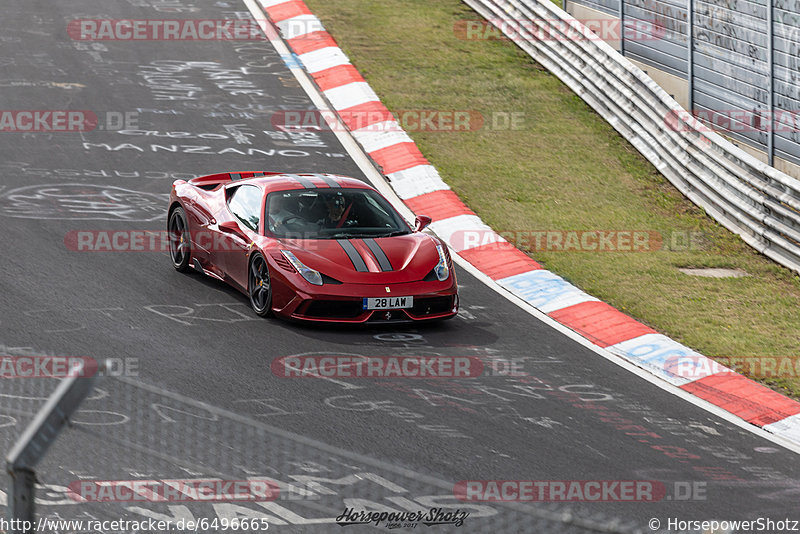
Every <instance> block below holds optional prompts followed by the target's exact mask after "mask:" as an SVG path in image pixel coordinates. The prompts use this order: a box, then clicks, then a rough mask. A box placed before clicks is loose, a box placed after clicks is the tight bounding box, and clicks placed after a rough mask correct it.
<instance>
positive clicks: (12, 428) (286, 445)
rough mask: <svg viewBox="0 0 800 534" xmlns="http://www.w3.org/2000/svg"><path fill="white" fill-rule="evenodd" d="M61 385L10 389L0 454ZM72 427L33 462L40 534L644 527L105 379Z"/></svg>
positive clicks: (0, 389) (5, 382) (40, 381)
mask: <svg viewBox="0 0 800 534" xmlns="http://www.w3.org/2000/svg"><path fill="white" fill-rule="evenodd" d="M17 352H20V351H17ZM57 384H58V380H57V379H54V378H33V379H19V378H17V379H8V378H7V379H2V380H0V399H2V402H0V447H2V450H3V451H4V453H7V451H8V450H9V448H10V447H11V445H12V444H13V442H14V441H15V439H16V438H17V437H18V435H19V434H20V432H21V431H22V429H23V428H24V427H25V426H26V424H27V423H28V422H29V421H30V420H31V419H32V418H33V416H34V414H35V413H36V411H37V410H38V409H39V408H40V407H41V406H42V405H43V404H44V402H45V400H46V399H47V397H48V396H49V395H50V394H51V393H52V391H53V390H54V389H55V387H56V386H57ZM73 419H74V421H73V422H72V425H71V426H70V427H69V428H68V429H67V430H65V431H64V432H63V433H62V435H61V436H60V437H59V438H58V440H57V442H56V443H55V445H53V447H52V448H51V450H50V451H49V453H48V455H47V456H46V458H45V459H44V460H43V461H42V462H41V463H40V464H39V465H38V466H37V467H36V473H37V479H38V486H37V494H36V497H37V502H36V507H37V509H36V515H37V520H38V521H45V520H46V521H47V522H46V523H44V524H40V525H38V526H39V527H40V528H39V530H40V531H46V532H53V533H77V532H91V533H97V534H100V533H104V534H108V533H111V532H165V531H172V532H181V531H198V532H224V531H232V532H233V531H237V532H261V531H263V530H266V529H267V528H269V529H270V530H273V531H274V530H276V529H277V530H279V531H283V532H330V531H331V530H332V529H337V531H338V529H339V528H340V527H339V526H337V518H338V520H339V524H347V523H351V524H348V525H347V529H346V530H345V532H362V531H363V532H367V531H370V532H372V531H383V530H387V529H390V528H392V527H395V526H399V527H401V528H403V527H405V528H413V527H412V525H414V524H418V525H423V524H424V525H426V526H433V525H431V523H432V524H434V525H438V527H439V528H441V527H444V528H446V529H447V530H451V529H453V528H458V527H463V530H461V531H463V532H543V533H551V532H552V533H586V532H620V533H623V532H624V533H628V532H638V531H639V529H637V528H636V526H635V525H634V524H633V523H632V522H629V521H628V522H621V521H617V520H612V519H610V518H608V517H604V516H603V515H602V514H592V513H589V512H586V511H579V510H577V509H575V508H573V507H569V506H564V505H550V504H537V505H535V506H530V505H523V504H507V503H505V504H504V503H488V502H462V501H460V500H459V499H457V498H456V497H455V496H454V491H453V488H454V484H455V481H446V480H441V479H439V478H436V477H433V476H430V475H429V474H427V473H426V474H423V473H419V472H414V471H412V470H410V469H406V468H404V467H401V466H398V465H394V464H393V463H391V462H385V461H379V460H375V459H371V458H367V457H363V456H359V455H357V454H354V453H351V452H348V451H344V450H340V449H337V448H334V447H330V446H328V445H325V444H323V443H320V442H317V441H314V440H311V439H308V438H305V437H303V436H299V435H295V434H292V433H290V432H286V431H284V430H281V429H279V428H276V427H273V426H269V425H266V424H264V423H262V422H260V421H257V420H253V419H252V418H249V417H246V416H242V415H240V414H237V413H233V412H230V411H226V410H223V409H220V408H217V407H215V406H212V405H209V404H206V403H203V402H199V401H196V400H193V399H190V398H187V397H184V396H181V395H178V394H176V393H173V392H170V391H167V390H166V389H163V388H159V387H155V386H153V385H149V384H146V383H144V382H141V381H138V380H133V379H131V378H127V377H105V378H104V379H103V380H102V381H101V382H100V383H99V384H98V386H97V387H96V388H95V390H94V391H93V392H92V393H91V394H90V395H89V397H88V398H87V400H86V401H85V402H84V404H83V406H82V407H81V409H80V410H79V411H78V412H77V414H76V415H75V417H74V418H73ZM6 502H7V495H6V493H3V494H2V504H3V505H5V504H6ZM370 512H375V513H374V514H372V515H371V516H370V515H369V513H370ZM383 512H385V513H386V515H383V516H382V515H380V514H381V513H383ZM404 512H408V513H409V514H407V515H405V516H401V515H395V516H391V515H389V514H402V513H404ZM414 514H420V515H414ZM367 520H369V521H367ZM59 521H63V522H61V523H59ZM70 522H71V523H70ZM159 522H160V523H159Z"/></svg>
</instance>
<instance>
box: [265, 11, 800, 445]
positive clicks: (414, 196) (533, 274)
mask: <svg viewBox="0 0 800 534" xmlns="http://www.w3.org/2000/svg"><path fill="white" fill-rule="evenodd" d="M258 2H259V3H260V4H261V7H262V8H263V9H264V11H265V12H266V14H267V15H268V17H269V19H270V21H271V22H272V23H273V24H274V25H275V26H276V27H277V28H278V29H279V31H280V34H281V36H282V37H283V39H284V40H285V42H286V44H287V45H288V47H289V48H290V49H291V51H292V52H293V53H294V56H295V58H296V60H297V61H298V62H299V63H300V64H301V65H302V67H303V68H304V69H305V71H306V72H307V73H308V74H309V75H310V77H311V78H312V79H313V80H314V82H316V84H317V86H318V88H319V90H320V91H321V93H322V94H323V95H325V97H326V98H327V100H328V102H329V103H330V104H331V107H332V108H333V109H334V110H335V111H337V112H338V113H339V115H340V120H341V122H342V123H343V124H344V125H346V126H347V127H348V128H349V129H350V133H351V134H352V136H353V137H354V138H355V140H356V141H358V143H359V144H360V145H361V148H362V149H363V151H364V152H366V153H367V154H369V156H370V157H371V158H372V160H373V161H374V163H375V164H377V165H378V166H379V167H380V169H381V170H382V172H383V174H384V175H385V176H386V177H387V178H388V179H389V181H390V185H391V186H392V188H393V189H394V191H395V193H396V194H397V196H398V197H399V198H400V199H402V200H403V201H404V202H405V203H406V205H407V206H408V207H409V208H410V209H411V210H412V211H413V212H415V213H419V214H425V215H428V216H430V217H431V218H432V219H433V221H434V222H433V224H431V229H432V230H433V231H434V232H436V234H437V235H438V236H440V237H441V238H442V239H444V240H445V241H446V242H447V243H448V244H449V245H450V246H451V248H452V249H453V250H455V252H457V253H458V254H459V255H460V256H461V257H462V258H463V259H465V260H466V261H467V262H469V263H470V264H471V265H473V266H474V267H475V268H477V269H478V270H479V271H480V272H482V273H483V274H485V275H486V276H488V277H489V278H491V279H492V280H494V281H495V282H497V284H499V285H500V286H501V287H503V288H505V289H506V290H507V291H509V292H511V293H512V294H513V295H515V296H517V297H519V298H520V299H522V300H524V301H525V302H527V303H528V304H530V305H531V306H533V307H535V308H536V309H538V310H539V311H541V312H543V313H545V314H547V315H548V316H550V317H551V318H553V319H555V320H556V321H558V322H559V323H561V324H562V325H564V326H566V327H568V328H570V329H572V330H573V331H575V332H577V333H578V334H580V335H581V336H583V337H584V338H585V339H587V340H589V341H590V342H591V343H593V344H595V345H597V346H598V347H602V348H605V349H606V350H607V351H609V352H611V353H613V354H615V355H617V356H619V357H621V358H623V359H625V360H627V361H629V362H631V363H633V364H635V365H636V366H638V367H640V368H642V369H645V370H647V371H648V372H650V373H652V374H653V375H655V376H657V377H659V378H661V379H663V380H666V381H667V382H669V383H671V384H672V385H674V386H677V387H679V388H681V389H682V390H684V391H687V392H689V393H691V394H693V395H695V396H697V397H699V398H701V399H704V400H706V401H708V402H710V403H711V404H714V405H716V406H719V407H720V408H722V409H724V410H726V411H728V412H730V413H731V414H733V415H735V416H737V417H739V418H741V419H742V420H744V421H746V422H748V423H751V424H753V425H756V426H758V427H762V428H763V429H764V430H767V431H768V432H770V433H773V434H776V435H778V436H781V437H783V438H785V439H787V440H790V441H791V442H794V443H800V402H797V401H794V400H792V399H789V398H787V397H785V396H783V395H781V394H780V393H777V392H775V391H773V390H771V389H769V388H767V387H765V386H762V385H760V384H758V383H756V382H754V381H752V380H750V379H748V378H746V377H744V376H743V375H740V374H738V373H734V372H732V371H730V370H728V369H726V368H724V367H722V366H721V365H719V364H717V363H716V362H714V361H713V360H710V359H709V358H706V357H705V356H703V355H701V354H698V353H697V352H695V351H693V350H692V349H690V348H688V347H686V346H684V345H681V344H680V343H678V342H676V341H673V340H672V339H670V338H668V337H666V336H664V335H661V334H659V333H657V332H656V331H654V330H653V329H652V328H650V327H648V326H645V325H644V324H642V323H640V322H638V321H636V320H635V319H633V318H631V317H628V316H627V315H625V314H624V313H622V312H620V311H619V310H617V309H615V308H613V307H611V306H609V305H608V304H606V303H604V302H600V301H599V300H598V299H596V298H595V297H592V296H591V295H589V294H587V293H585V292H584V291H581V290H580V289H578V288H577V287H575V286H574V285H572V284H570V283H569V282H567V281H566V280H564V279H563V278H561V277H560V276H558V275H556V274H554V273H552V272H550V271H547V270H544V269H542V267H541V266H540V265H539V264H538V263H536V262H535V261H534V260H532V259H531V258H530V257H529V256H528V255H527V254H524V253H523V252H521V251H519V250H517V249H515V248H512V247H499V248H500V249H498V247H497V246H496V245H494V243H495V242H503V241H504V240H503V238H502V237H500V235H498V234H497V233H495V232H493V231H492V230H491V228H489V227H488V226H487V225H486V224H484V223H483V221H481V219H480V218H479V217H478V216H477V215H475V213H473V212H472V211H471V210H470V209H469V208H468V207H467V206H466V205H464V203H463V202H461V200H460V199H459V198H458V196H456V194H455V193H453V191H451V190H450V188H449V187H448V186H447V184H446V183H444V181H443V180H442V179H441V177H440V176H439V173H438V172H437V171H436V169H435V168H434V167H433V166H432V165H431V164H430V163H429V162H428V160H426V159H425V157H424V156H423V155H422V153H421V152H420V151H419V149H418V148H417V146H416V144H415V143H414V141H413V140H412V139H411V138H410V137H409V136H408V134H406V133H405V132H404V131H402V129H401V128H400V125H399V124H398V123H397V122H396V121H395V119H394V117H393V116H392V114H391V112H390V111H389V110H388V109H387V108H386V107H385V106H384V105H383V104H382V103H381V101H380V99H379V98H378V96H377V95H376V94H375V92H374V91H373V90H372V88H371V87H370V86H369V84H368V83H367V82H366V81H365V80H364V78H363V77H362V76H361V75H360V74H359V72H358V70H357V69H356V68H355V67H354V66H353V65H352V64H351V63H350V60H349V59H348V58H347V56H346V55H345V54H344V52H342V50H341V49H340V48H339V47H338V46H337V45H336V41H334V39H333V37H332V36H331V35H330V34H329V33H328V32H327V31H325V28H324V27H323V25H322V23H321V22H320V21H319V19H318V18H317V17H315V16H314V15H313V14H312V13H311V11H310V10H309V9H308V7H307V6H306V4H305V3H304V2H303V1H302V0H289V1H286V0H258ZM365 119H366V120H365ZM464 231H479V232H480V234H478V235H481V236H482V241H483V242H482V243H481V244H480V245H477V246H472V245H467V244H465V243H464V240H453V239H452V236H453V235H454V234H455V233H456V232H459V233H460V232H464ZM461 235H463V234H461ZM487 235H488V236H490V237H488V238H487V237H485V236H487Z"/></svg>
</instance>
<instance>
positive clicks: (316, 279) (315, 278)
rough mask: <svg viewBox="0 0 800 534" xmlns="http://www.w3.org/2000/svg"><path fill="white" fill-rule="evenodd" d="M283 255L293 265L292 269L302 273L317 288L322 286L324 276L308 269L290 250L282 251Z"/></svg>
mask: <svg viewBox="0 0 800 534" xmlns="http://www.w3.org/2000/svg"><path fill="white" fill-rule="evenodd" d="M281 253H282V254H283V255H284V257H285V258H286V259H287V260H289V263H291V264H292V267H294V268H295V269H297V272H298V273H300V275H301V276H302V277H303V278H305V279H306V281H307V282H308V283H309V284H314V285H315V286H321V285H322V275H321V274H320V273H319V271H315V270H314V269H312V268H310V267H306V265H305V264H304V263H303V262H302V261H300V260H298V259H297V256H295V255H294V254H293V253H292V252H289V251H288V250H281Z"/></svg>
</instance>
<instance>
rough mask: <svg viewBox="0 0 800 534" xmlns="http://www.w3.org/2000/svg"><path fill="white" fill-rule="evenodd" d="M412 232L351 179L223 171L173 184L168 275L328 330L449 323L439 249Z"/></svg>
mask: <svg viewBox="0 0 800 534" xmlns="http://www.w3.org/2000/svg"><path fill="white" fill-rule="evenodd" d="M430 222H431V219H430V218H429V217H425V216H422V215H420V216H418V217H417V220H416V225H415V228H411V227H410V226H409V224H408V223H406V221H405V220H404V219H403V218H402V217H401V216H400V214H399V213H398V212H397V211H396V210H395V209H394V208H393V207H392V205H391V204H389V202H388V201H387V200H386V199H385V198H384V197H383V196H381V195H380V193H378V192H377V191H376V190H375V189H373V188H372V187H370V186H369V185H367V184H365V183H364V182H362V181H360V180H356V179H354V178H348V177H345V176H337V175H331V174H285V173H276V172H261V171H259V172H252V171H251V172H231V173H222V174H213V175H210V176H203V177H200V178H195V179H193V180H189V181H188V182H187V181H185V180H177V181H175V182H174V183H173V184H172V192H171V194H170V203H169V212H168V215H167V231H168V232H169V234H170V255H171V258H172V263H173V265H174V267H175V268H176V269H177V270H178V271H182V272H186V271H189V270H190V269H195V270H197V271H199V272H201V273H204V274H206V275H208V276H210V277H212V278H217V279H219V280H223V281H225V282H227V283H228V284H230V285H232V286H234V287H235V288H237V289H239V290H240V291H242V292H244V293H245V294H246V295H248V296H249V297H250V304H251V305H252V307H253V310H254V311H255V312H256V313H257V314H258V315H260V316H262V317H263V316H267V315H270V314H272V313H275V314H277V315H278V316H281V317H285V318H289V319H301V320H306V321H334V322H349V323H363V322H368V321H369V322H383V323H385V322H395V321H423V320H432V319H449V318H451V317H454V316H455V315H456V314H457V313H458V285H457V283H456V276H455V272H454V270H453V264H452V261H451V259H450V254H449V252H448V250H447V246H445V244H444V243H442V242H441V241H440V240H439V239H437V238H436V237H434V236H432V235H429V234H427V233H424V232H422V230H423V229H424V228H425V227H426V226H427V225H428V224H430Z"/></svg>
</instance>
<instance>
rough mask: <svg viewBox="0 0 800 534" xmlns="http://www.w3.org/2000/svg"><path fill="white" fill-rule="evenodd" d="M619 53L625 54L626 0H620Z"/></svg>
mask: <svg viewBox="0 0 800 534" xmlns="http://www.w3.org/2000/svg"><path fill="white" fill-rule="evenodd" d="M619 53H620V54H622V55H623V56H624V55H625V0H619Z"/></svg>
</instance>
